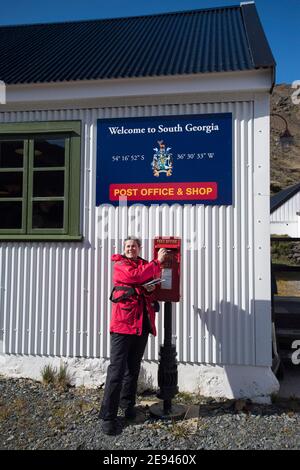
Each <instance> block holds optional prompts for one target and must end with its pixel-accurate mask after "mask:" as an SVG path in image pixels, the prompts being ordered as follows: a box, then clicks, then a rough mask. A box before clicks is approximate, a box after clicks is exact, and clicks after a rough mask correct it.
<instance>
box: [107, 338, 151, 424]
mask: <svg viewBox="0 0 300 470" xmlns="http://www.w3.org/2000/svg"><path fill="white" fill-rule="evenodd" d="M148 336H149V334H148V333H143V334H142V335H141V336H137V335H124V334H120V333H111V336H110V337H111V353H110V365H109V366H108V370H107V378H106V383H105V390H104V397H103V401H102V405H101V409H100V418H102V419H104V420H109V419H114V418H116V417H117V414H118V407H119V405H120V407H121V408H124V409H126V408H128V407H130V406H134V405H135V400H136V391H137V381H138V377H139V372H140V367H141V361H142V357H143V354H144V351H145V347H146V344H147V340H148Z"/></svg>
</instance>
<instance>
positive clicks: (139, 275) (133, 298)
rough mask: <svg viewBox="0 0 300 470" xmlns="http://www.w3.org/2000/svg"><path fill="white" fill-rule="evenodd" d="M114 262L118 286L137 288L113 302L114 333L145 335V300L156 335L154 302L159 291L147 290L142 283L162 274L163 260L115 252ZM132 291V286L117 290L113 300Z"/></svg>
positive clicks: (112, 330) (112, 323)
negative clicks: (132, 257)
mask: <svg viewBox="0 0 300 470" xmlns="http://www.w3.org/2000/svg"><path fill="white" fill-rule="evenodd" d="M112 261H114V262H115V264H114V273H113V283H114V286H115V287H118V286H125V287H127V288H128V287H134V289H135V293H133V294H132V295H130V296H129V297H128V298H126V299H124V300H121V301H120V302H117V303H113V304H112V318H111V323H110V331H111V333H123V334H127V335H138V336H140V335H141V334H142V326H143V310H144V302H146V309H147V312H148V315H149V320H150V324H151V329H152V334H153V335H154V336H155V335H156V328H155V311H154V306H153V301H154V300H155V291H154V292H151V293H147V291H146V289H145V288H144V287H141V284H143V283H145V282H147V281H150V280H151V279H154V278H156V277H159V276H160V264H159V261H157V260H153V261H150V262H149V263H148V261H145V260H144V259H142V258H138V259H137V260H132V259H129V258H126V257H125V256H123V255H113V256H112ZM126 293H128V289H127V290H125V289H124V291H123V290H122V289H120V290H118V291H114V293H113V299H117V298H118V297H120V296H121V295H123V294H126Z"/></svg>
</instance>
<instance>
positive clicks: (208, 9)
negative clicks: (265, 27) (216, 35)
mask: <svg viewBox="0 0 300 470" xmlns="http://www.w3.org/2000/svg"><path fill="white" fill-rule="evenodd" d="M238 8H240V6H239V5H228V6H227V5H226V6H222V7H210V8H197V9H193V10H178V11H166V12H160V13H149V14H147V15H132V16H113V17H107V18H86V19H82V20H69V21H53V22H45V23H20V24H7V25H5V24H3V25H1V24H0V28H1V29H2V28H16V27H25V26H46V25H58V24H59V25H62V24H74V23H90V22H97V21H113V20H129V19H134V18H150V17H153V16H166V15H179V14H184V13H187V14H188V13H199V12H205V11H215V10H230V9H238Z"/></svg>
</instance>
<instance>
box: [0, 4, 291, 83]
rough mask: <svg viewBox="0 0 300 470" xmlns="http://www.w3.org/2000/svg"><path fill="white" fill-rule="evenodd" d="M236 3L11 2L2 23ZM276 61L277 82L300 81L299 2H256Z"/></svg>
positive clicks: (0, 12) (0, 16)
mask: <svg viewBox="0 0 300 470" xmlns="http://www.w3.org/2000/svg"><path fill="white" fill-rule="evenodd" d="M239 3H240V2H239V1H236V0H127V1H125V0H105V1H104V0H51V1H49V0H44V1H43V2H42V1H41V0H9V1H5V2H4V1H3V2H1V6H0V24H2V25H12V24H25V23H48V22H57V21H73V20H82V19H94V18H113V17H118V16H137V15H148V14H153V13H162V12H169V11H182V10H192V9H200V8H210V7H215V6H223V5H238V4H239ZM255 3H256V7H257V10H258V13H259V16H260V19H261V21H262V24H263V27H264V30H265V33H266V35H267V38H268V41H269V43H270V46H271V49H272V51H273V54H274V57H275V60H276V62H277V74H276V82H277V83H283V82H285V83H292V82H293V81H294V80H300V60H299V57H300V52H299V51H300V27H299V26H300V20H299V18H300V0H256V2H255Z"/></svg>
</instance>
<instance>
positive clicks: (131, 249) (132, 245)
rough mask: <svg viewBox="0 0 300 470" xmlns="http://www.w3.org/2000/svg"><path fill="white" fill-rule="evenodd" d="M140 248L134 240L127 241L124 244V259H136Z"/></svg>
mask: <svg viewBox="0 0 300 470" xmlns="http://www.w3.org/2000/svg"><path fill="white" fill-rule="evenodd" d="M139 253H140V247H139V245H138V244H137V242H136V241H135V240H127V241H126V242H125V244H124V255H125V256H126V258H131V259H136V258H137V257H138V256H139Z"/></svg>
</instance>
